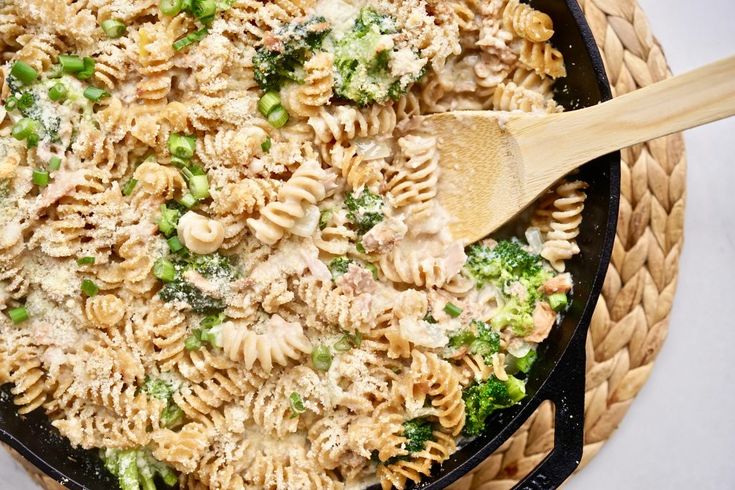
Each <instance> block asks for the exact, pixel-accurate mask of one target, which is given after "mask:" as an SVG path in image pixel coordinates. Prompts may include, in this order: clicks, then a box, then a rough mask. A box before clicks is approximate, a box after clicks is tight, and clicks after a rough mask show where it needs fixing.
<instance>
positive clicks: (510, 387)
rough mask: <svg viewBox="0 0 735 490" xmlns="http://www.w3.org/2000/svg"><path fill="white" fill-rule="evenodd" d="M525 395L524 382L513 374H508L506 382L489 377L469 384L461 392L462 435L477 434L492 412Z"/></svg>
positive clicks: (513, 403)
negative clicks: (463, 421) (462, 403)
mask: <svg viewBox="0 0 735 490" xmlns="http://www.w3.org/2000/svg"><path fill="white" fill-rule="evenodd" d="M525 396H526V384H525V382H524V381H522V380H520V379H517V378H515V377H513V376H509V377H508V381H506V382H503V381H500V380H499V379H497V378H495V377H491V378H490V379H488V380H487V381H484V382H482V383H474V384H472V385H470V386H469V387H468V388H466V389H465V390H464V391H463V393H462V398H463V399H464V404H465V425H464V429H463V433H464V435H466V436H476V435H478V434H479V433H480V432H482V430H483V429H484V428H485V420H486V419H487V418H488V417H489V416H490V415H491V414H492V413H493V412H495V411H496V410H499V409H502V408H508V407H511V406H513V405H515V404H516V403H518V402H520V401H521V400H522V399H523V398H524V397H525Z"/></svg>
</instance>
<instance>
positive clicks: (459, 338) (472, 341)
mask: <svg viewBox="0 0 735 490" xmlns="http://www.w3.org/2000/svg"><path fill="white" fill-rule="evenodd" d="M448 347H450V349H458V348H460V347H467V348H468V349H469V351H470V353H472V354H479V355H481V356H482V357H483V358H484V359H485V361H486V362H490V358H491V356H492V355H493V354H495V353H496V352H499V351H500V334H499V333H498V332H497V331H495V330H494V329H493V328H492V327H491V326H490V325H488V324H487V323H485V322H481V321H478V320H472V321H471V322H470V326H469V328H465V329H462V330H460V331H458V332H457V333H455V334H454V335H452V336H450V337H449V344H448Z"/></svg>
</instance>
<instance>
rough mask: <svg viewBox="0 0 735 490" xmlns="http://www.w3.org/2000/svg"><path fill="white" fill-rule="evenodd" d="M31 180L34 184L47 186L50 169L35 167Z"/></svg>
mask: <svg viewBox="0 0 735 490" xmlns="http://www.w3.org/2000/svg"><path fill="white" fill-rule="evenodd" d="M31 180H32V181H33V184H34V185H37V186H39V187H45V186H47V185H48V181H49V175H48V170H43V169H38V168H36V169H34V170H33V174H32V177H31Z"/></svg>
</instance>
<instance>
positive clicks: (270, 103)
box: [258, 91, 281, 117]
mask: <svg viewBox="0 0 735 490" xmlns="http://www.w3.org/2000/svg"><path fill="white" fill-rule="evenodd" d="M280 105H281V96H280V95H278V92H273V91H270V92H266V93H265V94H263V96H262V97H261V98H260V100H258V110H259V111H260V113H261V114H263V116H265V117H268V115H270V113H271V112H273V111H274V110H275V109H276V108H277V107H278V106H280Z"/></svg>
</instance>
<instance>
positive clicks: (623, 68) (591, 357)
mask: <svg viewBox="0 0 735 490" xmlns="http://www.w3.org/2000/svg"><path fill="white" fill-rule="evenodd" d="M579 3H580V4H581V5H582V8H583V9H584V12H585V15H586V16H587V20H588V21H589V24H590V27H591V28H592V33H593V34H594V36H595V39H596V40H597V44H598V45H599V47H600V51H601V52H602V56H603V59H604V61H605V67H606V69H607V73H608V77H609V78H610V84H611V85H612V87H613V93H614V94H615V95H621V94H624V93H627V92H630V91H632V90H635V89H637V88H639V87H645V86H646V85H650V84H651V83H655V82H658V81H660V80H663V79H665V78H668V77H669V76H671V73H670V72H669V70H668V67H667V63H666V59H665V58H664V54H663V52H662V51H661V47H660V46H659V44H658V42H657V41H656V39H654V38H653V36H652V34H651V31H650V26H649V24H648V20H647V19H646V16H645V14H644V13H643V11H642V10H641V8H640V6H639V5H638V4H637V3H636V1H635V0H579ZM621 174H622V181H621V197H620V213H619V222H618V229H617V240H616V241H615V247H614V249H613V255H612V263H611V264H610V268H609V269H608V273H607V278H606V279H605V285H604V287H603V291H602V296H601V297H600V301H599V303H598V304H597V308H596V310H595V314H594V316H593V318H592V324H591V326H590V334H589V336H588V337H587V386H586V390H587V391H586V395H585V427H584V429H585V437H584V443H585V446H584V456H583V458H582V463H581V465H580V469H581V468H583V467H584V465H585V464H586V463H588V462H589V461H590V459H592V457H594V456H595V455H596V454H597V452H598V451H599V450H600V448H601V447H602V445H603V444H604V443H605V441H606V440H607V439H608V438H609V437H610V436H611V435H612V433H613V431H614V430H615V429H616V428H617V427H618V424H620V421H621V420H622V418H623V417H624V416H625V413H626V412H627V411H628V407H629V406H630V404H631V402H632V401H633V399H634V398H635V396H636V395H637V394H638V391H639V390H640V389H641V387H642V386H643V384H644V383H645V382H646V380H647V379H648V376H649V374H650V373H651V368H652V367H653V361H654V360H655V358H656V354H658V351H659V350H660V349H661V346H662V344H663V342H664V339H665V338H666V332H667V330H668V321H669V313H670V312H671V305H672V301H673V297H674V291H675V289H676V280H677V275H678V270H679V255H680V253H681V246H682V240H683V238H684V233H683V227H684V200H685V194H686V193H685V186H686V182H685V176H686V160H685V155H684V142H683V139H682V137H681V135H674V136H669V137H666V138H661V139H658V140H654V141H650V142H648V143H646V144H645V145H639V146H636V147H633V148H630V149H628V150H625V151H623V165H622V172H621ZM553 438H554V417H553V413H552V407H551V404H550V403H548V402H546V403H544V404H542V405H541V406H540V407H539V409H538V410H537V411H536V413H534V414H533V415H532V416H531V417H530V418H529V420H528V421H527V422H526V423H525V424H524V425H523V426H522V427H521V428H520V429H519V430H518V432H517V433H516V434H515V435H514V436H513V437H511V438H510V439H509V440H508V441H507V442H506V443H505V444H503V446H501V447H500V448H499V449H498V450H497V451H496V452H495V453H494V454H493V455H492V456H490V457H489V458H488V459H487V460H486V461H485V462H484V463H483V464H482V465H480V466H479V467H478V468H477V469H476V470H475V471H474V472H473V473H472V474H470V475H468V476H466V477H465V478H463V479H462V480H460V481H459V482H457V483H456V484H455V485H452V487H451V490H470V489H471V490H502V489H506V488H510V487H512V486H513V485H514V484H515V483H516V482H517V481H518V480H519V479H520V478H521V477H523V476H525V475H526V474H527V473H528V472H529V471H530V470H531V469H533V468H534V467H535V466H536V465H537V464H538V463H539V462H540V461H541V460H542V459H543V458H544V457H545V456H546V455H547V454H548V452H549V451H550V450H551V448H552V447H553Z"/></svg>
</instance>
